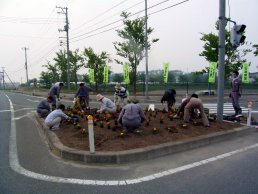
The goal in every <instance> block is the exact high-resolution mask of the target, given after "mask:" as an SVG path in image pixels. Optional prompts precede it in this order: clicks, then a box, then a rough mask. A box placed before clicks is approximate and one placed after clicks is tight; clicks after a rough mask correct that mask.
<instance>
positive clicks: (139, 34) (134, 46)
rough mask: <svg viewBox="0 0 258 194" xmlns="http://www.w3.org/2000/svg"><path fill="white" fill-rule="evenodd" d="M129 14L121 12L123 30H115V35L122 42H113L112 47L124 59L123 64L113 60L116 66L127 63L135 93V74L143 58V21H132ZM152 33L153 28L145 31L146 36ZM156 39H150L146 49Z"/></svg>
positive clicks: (141, 19) (138, 19)
mask: <svg viewBox="0 0 258 194" xmlns="http://www.w3.org/2000/svg"><path fill="white" fill-rule="evenodd" d="M129 16H130V13H127V12H122V14H121V17H122V18H123V24H124V28H123V29H122V30H117V34H118V36H119V37H121V38H122V39H123V40H124V41H123V42H114V43H113V44H114V47H115V49H116V51H117V55H118V56H120V57H122V58H124V59H126V60H125V61H124V62H122V61H120V60H118V59H115V61H116V62H117V63H118V64H122V65H123V64H124V63H128V64H129V65H130V69H131V78H132V79H130V80H132V83H133V88H134V89H133V90H134V91H133V92H134V94H135V93H136V73H137V66H138V65H139V63H140V61H141V60H142V59H143V57H144V49H145V28H144V27H145V21H144V18H137V19H134V20H130V19H129ZM152 32H153V28H148V29H147V35H148V36H149V35H150V34H151V33H152ZM157 41H158V39H152V40H151V41H148V43H147V44H148V45H147V47H148V49H150V47H151V44H152V43H155V42H157Z"/></svg>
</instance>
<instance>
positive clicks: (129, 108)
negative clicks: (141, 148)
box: [117, 99, 145, 132]
mask: <svg viewBox="0 0 258 194" xmlns="http://www.w3.org/2000/svg"><path fill="white" fill-rule="evenodd" d="M129 102H130V101H129ZM137 103H138V100H136V99H133V100H132V101H131V103H129V104H127V105H125V106H124V107H123V108H122V111H121V112H120V114H119V117H118V120H117V121H118V122H119V123H121V124H122V126H123V128H124V130H125V131H126V132H131V131H134V130H136V129H137V128H139V127H140V125H141V123H142V122H143V121H144V120H145V115H144V112H143V109H142V107H141V106H140V105H138V104H137Z"/></svg>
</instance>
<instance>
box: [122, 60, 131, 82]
mask: <svg viewBox="0 0 258 194" xmlns="http://www.w3.org/2000/svg"><path fill="white" fill-rule="evenodd" d="M123 69H124V80H125V83H126V84H129V83H130V77H129V65H128V64H127V63H126V64H124V68H123Z"/></svg>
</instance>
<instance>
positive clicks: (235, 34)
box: [230, 25, 246, 47]
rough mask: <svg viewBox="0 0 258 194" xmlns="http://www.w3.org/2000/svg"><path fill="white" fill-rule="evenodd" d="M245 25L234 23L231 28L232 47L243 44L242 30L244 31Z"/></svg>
mask: <svg viewBox="0 0 258 194" xmlns="http://www.w3.org/2000/svg"><path fill="white" fill-rule="evenodd" d="M245 28H246V25H234V26H233V28H232V29H231V36H230V38H231V40H230V42H231V44H232V45H233V47H238V46H240V44H243V43H244V41H245V38H246V37H245V36H244V31H245Z"/></svg>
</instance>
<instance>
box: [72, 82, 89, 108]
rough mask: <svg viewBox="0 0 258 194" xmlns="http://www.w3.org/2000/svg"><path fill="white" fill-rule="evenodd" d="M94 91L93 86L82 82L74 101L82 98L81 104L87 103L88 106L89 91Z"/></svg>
mask: <svg viewBox="0 0 258 194" xmlns="http://www.w3.org/2000/svg"><path fill="white" fill-rule="evenodd" d="M91 91H92V88H91V87H90V86H88V85H87V84H85V83H80V84H79V88H78V90H77V92H76V94H75V95H74V101H75V102H76V100H77V98H79V99H80V103H81V104H85V106H86V107H89V100H90V99H89V92H91Z"/></svg>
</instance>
